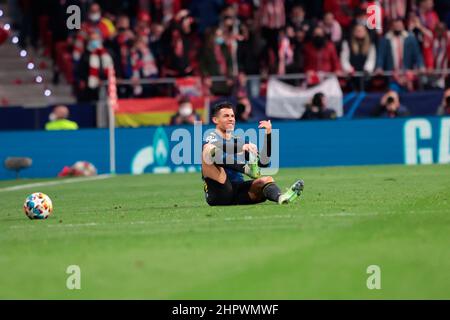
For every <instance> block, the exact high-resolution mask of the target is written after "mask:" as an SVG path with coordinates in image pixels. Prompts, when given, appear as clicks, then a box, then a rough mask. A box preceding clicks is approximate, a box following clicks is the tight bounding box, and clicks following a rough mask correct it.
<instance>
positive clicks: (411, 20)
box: [407, 11, 433, 49]
mask: <svg viewBox="0 0 450 320" xmlns="http://www.w3.org/2000/svg"><path fill="white" fill-rule="evenodd" d="M407 23H408V31H409V32H410V33H411V34H413V35H414V36H415V37H416V40H417V42H418V43H419V46H420V48H421V49H423V48H424V43H425V39H427V38H432V37H433V32H432V31H431V30H429V29H427V28H426V27H425V26H424V25H423V24H422V22H421V20H420V19H419V17H418V16H417V14H416V13H415V12H414V11H411V12H410V13H409V14H408V21H407Z"/></svg>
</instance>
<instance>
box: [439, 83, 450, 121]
mask: <svg viewBox="0 0 450 320" xmlns="http://www.w3.org/2000/svg"><path fill="white" fill-rule="evenodd" d="M437 115H438V116H450V89H447V90H445V92H444V97H443V98H442V103H441V105H440V106H439V109H438V111H437Z"/></svg>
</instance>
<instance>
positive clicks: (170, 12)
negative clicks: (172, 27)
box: [150, 0, 183, 25]
mask: <svg viewBox="0 0 450 320" xmlns="http://www.w3.org/2000/svg"><path fill="white" fill-rule="evenodd" d="M182 2H183V1H182V0H153V1H151V3H150V12H151V20H152V21H153V22H156V23H160V24H163V25H167V24H169V22H170V21H171V20H172V19H173V18H174V17H175V16H176V15H177V14H178V12H180V10H181V7H182Z"/></svg>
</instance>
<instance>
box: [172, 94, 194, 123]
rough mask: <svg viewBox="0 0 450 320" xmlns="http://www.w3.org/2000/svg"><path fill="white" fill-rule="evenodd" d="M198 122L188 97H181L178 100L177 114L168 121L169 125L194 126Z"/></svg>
mask: <svg viewBox="0 0 450 320" xmlns="http://www.w3.org/2000/svg"><path fill="white" fill-rule="evenodd" d="M196 121H200V118H199V116H198V115H197V113H195V111H194V108H193V106H192V102H191V100H190V99H189V97H181V98H180V100H179V107H178V112H177V113H176V114H175V115H174V116H172V118H171V119H170V125H172V126H173V125H183V124H192V125H193V124H195V122H196Z"/></svg>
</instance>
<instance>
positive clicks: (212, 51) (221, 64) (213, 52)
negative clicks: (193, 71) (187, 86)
mask: <svg viewBox="0 0 450 320" xmlns="http://www.w3.org/2000/svg"><path fill="white" fill-rule="evenodd" d="M200 70H201V73H202V76H204V77H211V76H225V77H228V78H229V77H231V76H232V58H231V53H230V51H229V49H228V47H227V46H226V44H225V40H224V38H223V33H222V29H220V28H215V29H209V30H207V31H206V33H205V42H204V44H203V46H202V49H201V53H200ZM232 86H233V81H232V80H231V81H227V82H226V83H221V82H215V83H213V85H212V87H211V92H212V93H213V94H215V95H229V94H230V90H231V88H232Z"/></svg>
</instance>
